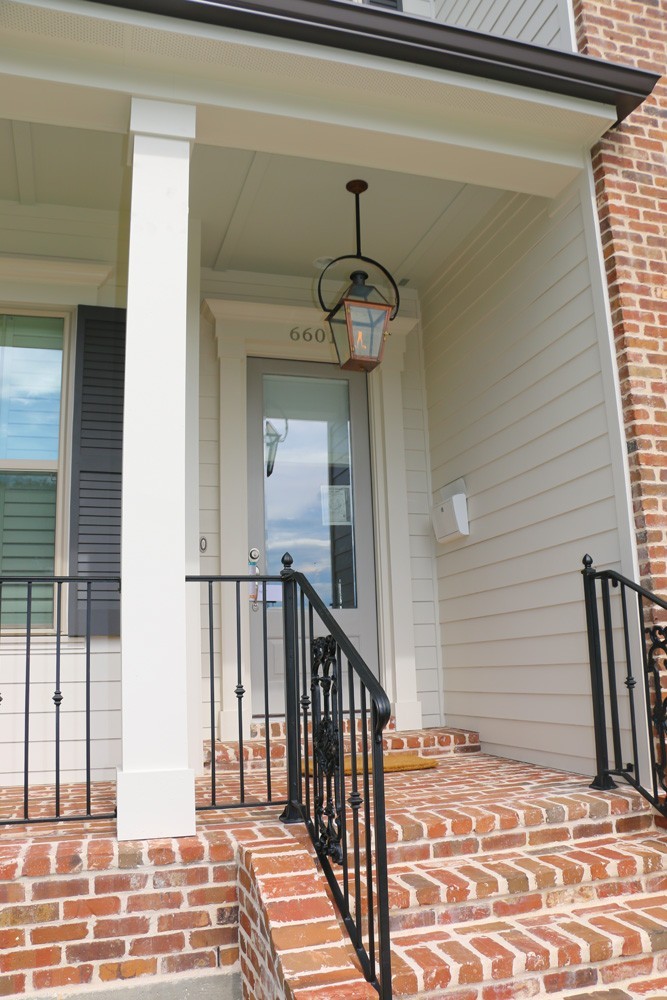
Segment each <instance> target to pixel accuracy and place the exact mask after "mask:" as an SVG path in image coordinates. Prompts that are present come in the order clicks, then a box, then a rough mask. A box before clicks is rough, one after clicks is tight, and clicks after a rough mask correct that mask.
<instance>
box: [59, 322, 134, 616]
mask: <svg viewBox="0 0 667 1000" xmlns="http://www.w3.org/2000/svg"><path fill="white" fill-rule="evenodd" d="M124 374H125V311H124V310H123V309H106V308H101V307H96V306H80V307H79V310H78V315H77V333H76V365H75V386H74V425H73V434H72V490H71V521H70V574H71V575H72V576H74V575H79V576H120V513H121V472H122V446H123V384H124ZM85 595H86V590H85V587H83V586H80V587H78V588H75V587H71V588H70V608H69V631H70V634H71V635H83V634H85V631H86V600H85ZM92 595H93V599H92V603H91V609H92V613H91V632H92V634H93V635H118V634H119V633H120V598H119V594H118V590H117V588H115V587H113V586H112V585H106V584H105V585H102V584H96V585H94V587H93V589H92Z"/></svg>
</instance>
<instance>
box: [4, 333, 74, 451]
mask: <svg viewBox="0 0 667 1000" xmlns="http://www.w3.org/2000/svg"><path fill="white" fill-rule="evenodd" d="M62 347H63V321H62V319H58V318H54V317H32V316H2V317H0V459H24V460H27V461H57V459H58V437H59V429H60V385H61V381H62Z"/></svg>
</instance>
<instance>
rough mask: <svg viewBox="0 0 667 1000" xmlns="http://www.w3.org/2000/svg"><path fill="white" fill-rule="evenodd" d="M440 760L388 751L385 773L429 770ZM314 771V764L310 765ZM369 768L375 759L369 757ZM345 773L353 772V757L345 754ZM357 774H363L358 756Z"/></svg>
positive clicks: (303, 768)
mask: <svg viewBox="0 0 667 1000" xmlns="http://www.w3.org/2000/svg"><path fill="white" fill-rule="evenodd" d="M437 766H438V761H437V759H436V758H435V757H420V756H419V755H418V754H416V753H386V754H385V755H384V773H385V774H388V773H389V772H390V771H428V770H429V769H430V768H432V767H437ZM301 770H302V771H304V770H305V763H304V761H303V760H302V761H301ZM310 770H311V771H312V764H311V765H310ZM368 770H369V771H372V770H373V761H372V759H371V758H370V757H369V758H368ZM345 774H352V759H351V757H349V756H348V755H347V754H346V755H345ZM357 774H361V759H360V758H359V757H358V758H357Z"/></svg>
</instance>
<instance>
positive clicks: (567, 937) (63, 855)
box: [0, 734, 667, 1000]
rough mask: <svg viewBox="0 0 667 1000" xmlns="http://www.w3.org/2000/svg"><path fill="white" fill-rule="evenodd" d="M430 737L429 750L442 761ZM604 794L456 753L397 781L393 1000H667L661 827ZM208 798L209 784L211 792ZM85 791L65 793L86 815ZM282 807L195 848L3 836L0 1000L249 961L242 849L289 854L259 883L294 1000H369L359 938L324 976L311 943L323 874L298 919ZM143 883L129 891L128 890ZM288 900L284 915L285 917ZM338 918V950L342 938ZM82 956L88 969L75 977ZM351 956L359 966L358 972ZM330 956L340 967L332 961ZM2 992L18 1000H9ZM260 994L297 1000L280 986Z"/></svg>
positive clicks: (59, 835)
mask: <svg viewBox="0 0 667 1000" xmlns="http://www.w3.org/2000/svg"><path fill="white" fill-rule="evenodd" d="M396 736H397V738H398V737H400V736H402V734H396ZM432 736H433V734H430V736H429V739H424V740H423V741H422V746H421V748H420V752H428V750H429V745H428V744H429V743H430V742H431V738H432ZM470 745H474V741H472V742H471V744H470ZM454 746H455V745H454V744H453V745H452V748H451V749H452V750H453V749H454ZM274 780H275V785H276V792H275V794H276V795H277V796H278V795H279V794H281V791H282V787H281V786H282V782H283V780H284V772H283V771H282V770H281V769H280V768H279V767H277V768H276V769H275V774H274ZM217 783H218V791H219V795H220V796H221V798H224V796H225V795H232V794H234V791H235V789H236V787H237V779H236V778H235V776H234V775H233V772H231V771H229V772H225V771H224V770H222V772H221V773H220V774H219V775H218V782H217ZM248 783H249V784H248V787H249V794H250V795H252V793H253V788H254V786H255V784H256V789H255V790H256V791H257V793H258V794H261V791H262V778H261V775H260V772H259V771H258V772H257V775H256V776H253V775H249V776H248ZM588 783H589V779H587V778H581V777H578V776H574V775H571V774H566V773H564V772H558V771H554V770H550V769H548V768H543V767H534V766H532V765H528V764H523V763H519V762H514V761H507V760H500V759H498V758H494V757H490V756H488V755H485V754H481V753H463V754H457V753H453V752H451V750H450V753H449V755H448V756H443V757H442V759H440V760H439V763H438V767H437V769H436V770H434V771H428V772H421V773H417V774H415V773H404V774H401V773H399V774H390V775H387V778H386V788H387V804H388V813H387V835H388V841H389V844H388V848H389V861H390V867H389V893H390V905H391V922H392V943H393V972H394V977H393V986H394V995H395V996H396V997H403V998H408V997H410V998H417V997H419V998H424V1000H436V998H440V997H442V998H443V1000H515V998H516V1000H518V998H526V997H539V996H549V997H553V998H554V1000H556V998H559V1000H560V998H565V997H567V998H568V1000H570V998H574V997H576V998H577V1000H588V998H589V997H592V998H595V1000H628V998H638V997H649V998H653V1000H656V998H657V997H662V998H663V1000H664V998H667V837H666V836H665V830H664V829H663V825H662V821H661V820H660V819H659V818H658V819H657V820H656V816H655V815H654V813H653V811H652V810H651V808H650V807H649V805H648V804H647V803H646V802H645V801H644V800H643V799H642V798H641V797H640V796H639V795H638V794H637V793H636V792H634V791H633V790H631V789H629V788H625V787H619V788H618V789H616V790H614V791H612V792H608V793H602V792H597V791H593V790H591V789H590V788H589V787H588ZM206 788H207V782H206V780H205V779H204V780H202V782H201V790H202V794H205V791H206ZM110 793H111V788H110V786H100V787H99V788H96V789H95V795H96V796H97V797H98V798H99V800H100V801H103V800H104V799H105V797H106V796H107V795H109V794H110ZM45 794H46V793H45ZM79 794H80V790H79V791H77V790H76V789H70V790H69V791H68V801H69V802H70V803H71V804H73V806H75V805H76V802H77V800H78V795H79ZM8 796H10V793H6V795H5V796H4V801H5V802H7V801H9V798H8ZM10 797H11V796H10ZM0 799H3V796H2V795H0ZM277 811H278V810H276V809H270V808H269V809H267V810H262V809H258V808H253V807H252V806H251V805H250V804H249V805H248V807H247V808H246V809H243V810H241V811H240V812H236V811H234V812H226V813H222V814H211V813H207V814H200V816H199V819H198V835H197V837H196V838H187V839H186V841H185V842H183V841H173V842H172V841H170V842H167V841H165V842H145V843H144V842H137V843H136V844H131V845H117V844H116V843H115V841H114V839H113V821H108V820H106V821H96V822H88V823H75V824H72V825H67V824H63V825H60V826H58V825H56V824H45V825H44V826H38V825H32V826H27V827H18V828H16V827H15V828H12V827H8V828H5V829H3V830H2V831H1V832H0V900H2V901H3V902H4V904H5V905H4V906H0V928H2V931H1V932H0V933H2V935H3V938H2V940H3V943H4V945H5V948H6V954H5V955H3V956H2V957H0V996H2V995H15V994H20V993H23V992H33V991H34V990H35V989H37V988H38V985H42V986H43V988H46V986H47V985H51V986H54V985H58V984H59V983H62V984H64V983H68V984H69V983H72V982H81V983H95V982H98V981H104V980H105V979H109V978H113V977H117V978H122V977H123V976H124V975H133V976H137V975H152V974H155V973H156V972H158V973H159V972H165V971H167V970H169V971H170V972H174V973H175V972H177V971H179V970H186V969H188V970H193V969H197V968H208V967H210V966H211V964H212V963H213V962H214V961H215V960H216V959H215V956H216V947H217V948H219V947H220V945H221V944H222V943H223V942H224V948H225V954H226V958H225V961H226V962H228V963H233V962H234V961H238V960H239V954H240V960H241V962H242V963H243V961H244V954H243V950H242V951H241V953H239V950H238V945H236V944H235V943H234V940H233V938H234V935H235V934H237V933H238V932H237V931H236V930H235V925H234V922H233V921H234V919H235V918H234V913H235V903H234V896H235V890H234V877H235V876H234V871H233V869H234V863H233V861H232V860H231V859H232V857H233V844H234V843H236V844H238V845H242V844H250V845H252V847H251V850H252V851H254V852H255V856H257V857H259V856H261V855H262V853H263V852H268V856H273V855H274V854H276V855H281V856H284V859H285V860H284V863H283V865H282V868H281V871H280V874H279V875H278V874H277V875H276V876H275V879H274V876H273V875H271V873H269V874H268V875H266V874H265V875H263V876H262V878H263V882H262V892H263V893H264V894H266V898H267V899H269V900H273V901H274V902H273V903H272V904H271V906H270V907H269V912H270V913H280V914H281V916H280V919H279V920H278V922H277V923H276V924H275V925H273V924H271V922H270V921H269V925H270V926H269V933H270V934H271V935H273V936H275V942H277V944H276V956H277V960H278V961H280V962H281V963H282V957H281V956H283V953H286V954H287V955H288V958H286V959H285V961H284V968H285V969H287V970H291V971H290V973H289V974H290V976H291V977H292V978H291V979H290V985H289V990H292V993H289V994H288V992H287V990H288V986H287V985H285V981H284V980H279V981H280V982H281V983H282V985H281V986H280V987H279V990H283V993H282V995H283V996H287V995H290V996H291V995H294V996H295V997H299V996H303V997H304V998H305V997H315V996H317V997H318V1000H319V998H320V997H324V996H326V995H328V994H327V993H326V990H327V989H328V987H327V985H326V984H327V983H330V984H331V990H332V991H333V992H332V995H335V996H336V997H337V998H340V1000H345V997H349V998H350V1000H355V998H357V1000H359V998H360V997H361V996H362V995H364V996H365V995H366V994H365V993H362V992H360V990H363V987H362V986H361V985H360V980H359V975H358V972H357V971H356V970H355V968H354V963H353V959H352V958H351V957H350V949H349V948H346V947H345V946H344V939H341V943H339V944H337V945H336V946H335V947H333V946H332V947H328V948H327V949H324V950H323V951H322V954H321V955H319V957H317V963H319V966H318V970H317V971H314V969H313V960H314V959H313V946H312V944H310V943H309V941H310V936H311V934H312V933H316V936H317V933H318V931H317V925H318V921H319V920H320V919H324V917H321V918H320V917H318V915H317V914H318V913H319V912H320V911H322V912H323V913H324V909H323V903H322V902H321V901H320V902H318V899H320V898H321V899H322V900H323V899H324V898H325V896H326V890H325V887H324V882H323V879H321V877H319V886H320V887H319V889H318V888H317V885H318V878H315V879H313V878H312V877H311V878H310V879H309V883H308V884H309V889H308V898H307V899H306V898H304V897H303V895H297V897H295V902H296V903H297V904H298V905H296V906H290V899H291V896H290V893H291V892H295V891H297V890H298V887H299V886H301V893H303V884H304V883H303V874H304V873H303V868H304V861H303V857H304V856H303V844H304V837H303V833H302V832H301V831H300V830H299V829H298V828H294V827H283V826H282V825H281V824H277V823H276V814H277ZM258 844H259V845H260V848H259V850H260V855H257V845H258ZM262 845H264V847H263V848H262ZM290 845H291V846H290ZM230 852H231V853H230ZM216 859H218V860H216ZM223 859H224V861H223ZM292 859H293V860H292ZM128 867H129V868H130V869H131V871H128V872H127V873H126V874H123V869H124V868H128ZM293 867H294V873H293V874H290V872H291V871H292V868H293ZM116 869H118V870H119V872H118V875H114V871H115V870H116ZM106 872H108V873H109V874H108V875H107V874H105V873H106ZM73 875H75V876H76V877H73ZM236 877H237V878H238V875H237V876H236ZM108 878H111V879H112V881H113V879H115V880H116V881H114V882H113V893H112V891H111V888H112V887H111V883H110V887H109V890H108V892H106V894H105V895H104V896H103V897H102V899H103V900H104V901H105V902H106V904H108V905H109V906H111V910H109V911H108V913H107V914H105V913H103V912H102V911H100V912H96V909H97V908H98V907H99V905H101V904H92V902H91V900H92V899H93V898H94V897H95V898H96V897H97V896H98V895H99V893H98V892H97V886H98V883H100V884H101V881H100V880H104V879H108ZM2 879H5V882H4V883H3V882H2ZM128 879H129V880H130V882H131V883H132V884H131V885H130V882H128V885H127V886H125V882H126V881H127V880H128ZM49 880H51V881H52V882H53V885H52V887H51V888H48V884H50V883H49ZM74 883H76V884H74ZM84 883H85V885H84ZM121 883H122V884H121ZM140 883H141V885H140ZM274 883H275V884H274ZM3 885H4V886H5V888H4V889H3ZM105 885H106V883H105ZM157 890H159V891H157ZM35 892H37V894H38V895H37V896H35V895H34V893H35ZM45 894H46V895H45ZM73 894H74V895H73ZM77 894H78V896H77ZM91 894H92V895H91ZM318 894H319V895H318ZM19 897H20V898H19ZM200 897H201V898H200ZM223 897H224V903H223V902H222V900H223ZM276 900H280V901H282V903H281V906H280V907H279V908H276V906H275V901H276ZM282 904H284V905H282ZM47 910H48V913H47ZM102 910H104V906H102ZM311 910H312V913H311ZM42 911H43V912H42ZM65 911H66V912H65ZM326 912H327V914H329V910H327V911H326ZM22 914H23V917H25V919H26V920H28V921H29V922H28V923H22V920H23V917H22ZM42 918H43V919H42ZM219 920H223V923H222V924H220V923H218V921H219ZM327 920H328V924H327V937H328V936H329V935H331V936H332V937H335V935H333V931H332V929H331V927H330V926H329V924H330V916H327ZM8 921H9V922H8ZM105 921H106V923H105ZM156 921H157V922H156ZM107 924H109V927H107V926H106V925H107ZM112 925H113V927H112ZM311 925H312V928H311ZM110 928H111V929H113V933H114V935H115V936H114V939H113V942H110V941H109V939H108V934H109V933H110V932H111V931H110ZM59 929H62V930H59ZM297 930H298V934H297ZM68 934H76V939H75V940H68V939H67V935H68ZM8 935H9V936H8ZM5 939H6V940H5ZM12 942H14V944H12ZM47 942H48V943H47ZM275 942H274V943H275ZM241 943H242V949H243V942H241ZM341 945H343V947H342V948H341ZM302 952H303V955H304V956H306V952H307V957H308V962H304V961H302V959H301V958H300V955H301V953H302ZM79 953H81V954H82V955H83V956H84V958H82V959H81V961H79V962H78V963H76V962H74V957H75V954H76V955H79ZM112 953H113V954H112ZM343 954H347V955H348V960H349V963H350V964H349V971H348V972H346V971H345V967H344V966H341V955H343ZM327 955H328V956H329V957H331V960H332V962H334V965H332V966H329V965H328V964H327V963H328V958H327ZM332 956H334V957H332ZM84 959H85V960H84ZM31 963H36V964H31ZM40 963H41V964H40ZM76 976H79V977H80V978H76ZM73 977H74V978H73ZM315 982H317V983H318V984H319V985H317V986H316V985H314V984H315ZM7 984H9V985H7ZM334 984H335V985H334ZM5 986H6V988H11V990H13V991H14V992H10V993H7V992H6V991H5V992H4V993H3V992H2V990H3V988H5ZM323 991H324V992H323ZM247 996H248V997H252V1000H281V994H280V992H278V993H276V994H275V996H273V995H272V996H271V997H269V996H268V995H267V996H264V995H259V994H255V995H254V994H253V993H252V991H251V992H247Z"/></svg>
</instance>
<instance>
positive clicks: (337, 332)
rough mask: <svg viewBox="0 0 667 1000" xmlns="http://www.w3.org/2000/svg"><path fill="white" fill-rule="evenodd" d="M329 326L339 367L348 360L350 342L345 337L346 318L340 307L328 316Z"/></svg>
mask: <svg viewBox="0 0 667 1000" xmlns="http://www.w3.org/2000/svg"><path fill="white" fill-rule="evenodd" d="M328 320H329V326H330V327H331V332H332V334H333V339H334V344H335V346H336V352H337V354H338V360H339V361H340V363H341V365H343V364H345V362H346V361H349V359H350V342H349V338H348V336H347V317H346V314H345V310H344V309H341V308H340V307H339V308H338V309H336V310H335V311H334V312H333V313H330V314H329V316H328Z"/></svg>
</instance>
